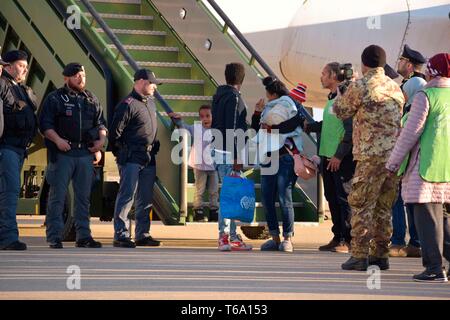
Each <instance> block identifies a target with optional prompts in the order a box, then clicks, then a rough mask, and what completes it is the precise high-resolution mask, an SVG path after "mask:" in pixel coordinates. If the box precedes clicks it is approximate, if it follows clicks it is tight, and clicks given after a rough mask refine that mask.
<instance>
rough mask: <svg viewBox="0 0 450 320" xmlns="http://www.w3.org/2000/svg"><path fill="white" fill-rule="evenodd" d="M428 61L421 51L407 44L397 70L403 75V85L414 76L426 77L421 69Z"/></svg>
mask: <svg viewBox="0 0 450 320" xmlns="http://www.w3.org/2000/svg"><path fill="white" fill-rule="evenodd" d="M426 61H427V60H426V59H425V57H424V56H423V55H422V54H421V53H420V52H419V51H416V50H413V49H411V48H410V47H409V46H408V45H407V44H405V46H404V47H403V53H402V56H401V57H400V60H399V62H398V67H397V72H398V73H400V75H401V76H402V77H403V82H402V85H403V84H404V83H405V82H406V81H408V80H409V79H411V78H412V77H420V78H422V79H425V75H424V74H423V73H422V72H421V70H422V66H423V64H424V63H425V62H426Z"/></svg>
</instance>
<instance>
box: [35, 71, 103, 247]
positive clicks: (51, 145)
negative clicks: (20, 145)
mask: <svg viewBox="0 0 450 320" xmlns="http://www.w3.org/2000/svg"><path fill="white" fill-rule="evenodd" d="M63 75H64V82H65V85H64V86H63V87H62V88H59V89H57V90H55V91H53V92H51V93H50V94H49V95H48V96H47V97H46V99H45V101H44V104H43V106H42V111H41V114H40V130H41V132H42V134H44V136H45V142H46V145H47V148H48V154H49V159H50V161H49V165H48V167H47V171H46V179H47V182H48V183H49V185H50V190H49V196H48V206H47V216H46V226H47V241H48V243H49V245H50V248H54V249H60V248H62V247H63V245H62V240H63V239H62V232H63V228H64V223H63V210H64V202H65V198H66V193H67V188H68V186H69V183H70V180H72V181H73V188H74V196H75V199H74V200H75V201H74V219H75V227H76V233H77V239H76V246H77V247H84V248H100V247H101V243H100V242H98V241H95V240H94V239H93V238H92V236H91V230H90V225H89V206H90V195H91V185H92V182H93V175H94V167H93V160H94V154H95V153H96V152H98V151H99V150H101V149H102V148H103V145H104V144H105V141H106V135H107V130H106V123H105V119H104V117H103V110H102V107H101V106H100V103H99V101H98V99H97V97H96V96H94V95H93V94H92V93H91V92H89V91H88V90H86V89H85V85H86V74H85V70H84V67H83V66H82V65H81V64H79V63H69V64H68V65H66V66H65V68H64V71H63Z"/></svg>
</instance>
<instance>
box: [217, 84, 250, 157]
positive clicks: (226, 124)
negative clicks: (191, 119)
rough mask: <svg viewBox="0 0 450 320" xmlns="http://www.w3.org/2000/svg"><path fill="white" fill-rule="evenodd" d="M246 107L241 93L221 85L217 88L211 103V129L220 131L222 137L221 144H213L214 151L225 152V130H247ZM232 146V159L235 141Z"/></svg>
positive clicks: (228, 86)
mask: <svg viewBox="0 0 450 320" xmlns="http://www.w3.org/2000/svg"><path fill="white" fill-rule="evenodd" d="M246 118H247V106H246V105H245V102H244V100H243V99H242V96H241V93H240V92H239V91H238V90H237V89H236V88H234V87H233V86H230V85H223V86H219V87H218V88H217V91H216V94H215V95H214V97H213V102H212V128H213V129H217V130H219V131H220V133H221V134H222V137H223V144H222V145H219V143H217V141H215V142H216V143H214V144H213V146H214V148H215V149H218V150H225V151H231V150H226V149H227V148H226V146H227V141H226V130H227V129H231V130H237V129H242V130H243V131H244V132H245V131H246V130H247V122H246ZM233 145H234V159H236V157H237V152H236V141H234V143H233Z"/></svg>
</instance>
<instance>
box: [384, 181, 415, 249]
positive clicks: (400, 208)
mask: <svg viewBox="0 0 450 320" xmlns="http://www.w3.org/2000/svg"><path fill="white" fill-rule="evenodd" d="M405 208H406V214H407V216H408V228H409V245H411V246H414V247H417V248H420V242H419V236H418V235H417V230H416V224H415V223H414V205H413V204H410V203H408V204H406V205H405V204H404V203H403V199H402V195H401V190H400V192H399V194H398V198H397V201H396V202H395V204H394V207H392V227H393V233H392V237H391V242H392V244H393V245H398V246H405V245H406V242H405V236H406V219H405Z"/></svg>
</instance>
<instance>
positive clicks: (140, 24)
mask: <svg viewBox="0 0 450 320" xmlns="http://www.w3.org/2000/svg"><path fill="white" fill-rule="evenodd" d="M84 14H85V15H86V17H87V18H88V19H93V18H92V15H91V13H90V12H85V13H84ZM99 15H100V17H101V18H102V19H103V21H105V23H106V24H107V25H108V27H110V28H111V29H133V30H152V29H153V16H144V15H138V14H121V13H120V14H119V13H99ZM95 27H98V25H97V24H96V23H95Z"/></svg>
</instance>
